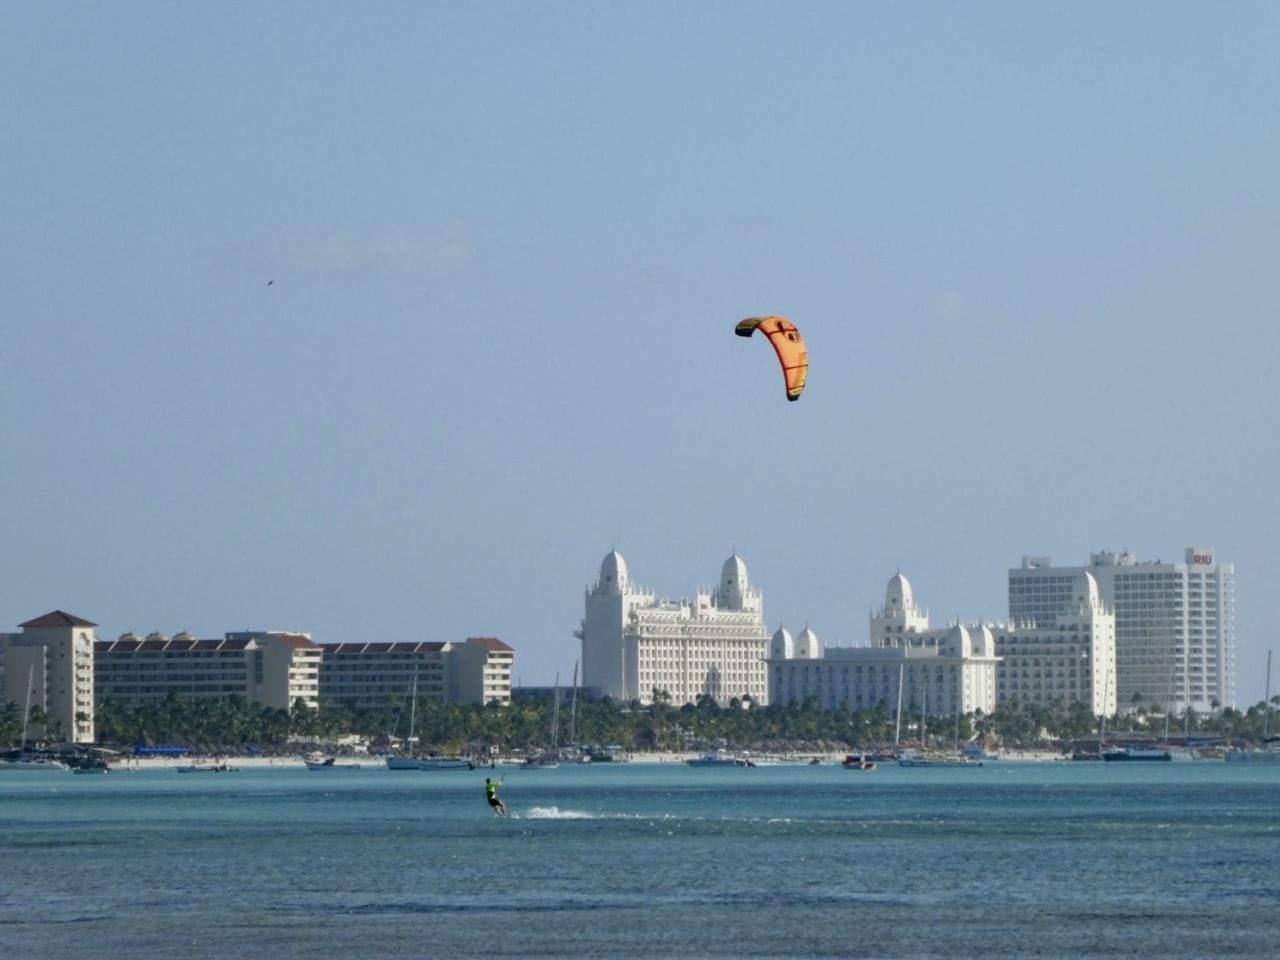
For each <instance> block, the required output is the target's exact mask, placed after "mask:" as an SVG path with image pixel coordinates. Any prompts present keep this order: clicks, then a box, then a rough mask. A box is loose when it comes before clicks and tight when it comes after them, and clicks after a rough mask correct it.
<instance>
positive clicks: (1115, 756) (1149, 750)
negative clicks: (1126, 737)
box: [1102, 747, 1173, 762]
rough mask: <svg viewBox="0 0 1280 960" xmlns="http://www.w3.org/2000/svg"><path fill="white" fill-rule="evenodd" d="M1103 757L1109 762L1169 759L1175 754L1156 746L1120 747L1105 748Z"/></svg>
mask: <svg viewBox="0 0 1280 960" xmlns="http://www.w3.org/2000/svg"><path fill="white" fill-rule="evenodd" d="M1102 759H1103V760H1106V761H1108V762H1116V761H1120V762H1125V761H1153V760H1154V761H1156V762H1162V761H1168V760H1172V759H1173V756H1172V755H1171V754H1170V753H1169V751H1168V750H1160V749H1157V748H1154V747H1118V748H1116V749H1114V750H1104V751H1103V752H1102Z"/></svg>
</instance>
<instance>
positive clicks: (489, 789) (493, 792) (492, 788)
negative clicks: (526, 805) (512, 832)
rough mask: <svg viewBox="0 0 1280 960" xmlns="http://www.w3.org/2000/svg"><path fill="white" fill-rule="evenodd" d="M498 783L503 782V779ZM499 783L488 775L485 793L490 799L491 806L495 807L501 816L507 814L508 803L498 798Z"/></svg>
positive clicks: (485, 779) (485, 780) (494, 810)
mask: <svg viewBox="0 0 1280 960" xmlns="http://www.w3.org/2000/svg"><path fill="white" fill-rule="evenodd" d="M498 783H502V781H501V780H499V781H498ZM498 783H494V782H493V781H492V780H490V779H489V778H488V777H485V778H484V794H485V796H486V797H487V798H488V799H489V806H491V807H493V812H494V813H495V814H497V815H498V816H499V817H505V816H506V815H507V805H506V804H505V803H503V802H502V801H501V800H499V799H498Z"/></svg>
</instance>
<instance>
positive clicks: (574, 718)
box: [569, 660, 578, 743]
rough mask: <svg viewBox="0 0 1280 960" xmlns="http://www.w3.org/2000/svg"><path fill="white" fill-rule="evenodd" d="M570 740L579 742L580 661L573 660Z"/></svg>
mask: <svg viewBox="0 0 1280 960" xmlns="http://www.w3.org/2000/svg"><path fill="white" fill-rule="evenodd" d="M569 742H570V743H577V742H578V661H577V660H575V661H573V706H572V707H571V708H570V709H569Z"/></svg>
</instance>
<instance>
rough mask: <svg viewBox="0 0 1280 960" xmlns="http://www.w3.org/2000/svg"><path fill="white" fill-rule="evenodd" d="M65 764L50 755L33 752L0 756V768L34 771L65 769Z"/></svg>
mask: <svg viewBox="0 0 1280 960" xmlns="http://www.w3.org/2000/svg"><path fill="white" fill-rule="evenodd" d="M65 769H67V765H66V764H65V763H63V762H62V761H60V760H55V759H53V758H52V757H45V756H41V755H39V754H33V753H16V752H15V753H10V754H6V755H4V756H0V770H11V771H15V772H16V771H25V772H29V773H36V772H38V771H41V770H65Z"/></svg>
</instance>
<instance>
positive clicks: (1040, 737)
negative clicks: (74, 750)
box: [0, 690, 1280, 754]
mask: <svg viewBox="0 0 1280 960" xmlns="http://www.w3.org/2000/svg"><path fill="white" fill-rule="evenodd" d="M1277 705H1280V696H1276V697H1273V698H1272V704H1271V706H1270V712H1271V713H1274V712H1275V707H1276V706H1277ZM408 708H409V704H408V702H407V698H394V697H393V698H391V699H390V700H389V702H388V704H387V709H386V710H383V711H364V712H360V711H355V710H353V709H351V708H350V707H349V706H347V705H345V704H342V703H338V702H328V701H322V702H321V703H320V706H319V708H318V709H314V708H309V707H307V706H306V705H305V704H303V703H301V701H299V703H297V704H295V705H294V708H293V709H292V710H284V709H280V708H272V707H267V706H264V705H262V704H259V703H249V702H247V701H246V700H245V699H244V698H243V697H239V696H229V697H225V698H217V699H214V698H192V697H185V696H182V695H179V694H176V693H173V694H169V695H168V696H167V697H165V698H164V699H162V700H158V701H155V702H153V703H149V704H146V705H143V706H136V707H131V706H126V705H124V704H122V703H120V702H119V701H114V700H103V701H101V702H99V703H98V705H97V708H96V711H95V717H94V720H95V725H96V730H97V738H98V743H99V745H102V746H109V747H113V748H115V749H122V750H127V749H131V748H133V747H135V746H139V745H142V746H157V745H177V746H187V747H190V748H192V749H193V750H198V751H209V752H213V751H222V752H226V751H231V750H236V751H239V750H240V749H241V748H243V747H244V746H245V745H248V744H252V745H254V746H256V747H257V748H259V749H261V750H263V751H264V752H286V751H290V750H296V749H297V745H298V743H299V742H310V743H315V744H335V743H339V742H341V741H343V740H344V739H359V740H361V741H364V742H366V743H369V744H371V745H373V746H374V747H375V748H376V747H379V746H383V747H390V746H391V745H393V744H396V743H400V744H403V741H404V739H405V738H406V737H407V736H408V729H407V727H408V719H407V717H408ZM1267 714H1268V710H1267V709H1266V706H1265V705H1264V704H1262V703H1258V704H1255V705H1253V706H1251V707H1249V708H1247V709H1245V710H1237V709H1234V708H1231V707H1227V708H1224V709H1221V710H1218V711H1215V712H1212V713H1207V714H1200V713H1197V712H1196V711H1194V710H1188V711H1186V712H1185V713H1181V712H1180V713H1176V714H1169V715H1167V716H1166V715H1165V714H1164V713H1163V712H1161V710H1160V708H1159V707H1156V706H1152V707H1147V708H1134V709H1132V710H1128V711H1121V712H1119V713H1117V714H1116V715H1115V716H1113V717H1108V718H1106V722H1105V730H1106V734H1107V736H1108V737H1110V736H1111V735H1113V734H1115V735H1123V734H1132V735H1149V736H1151V737H1153V738H1162V737H1163V736H1164V734H1165V730H1166V729H1167V730H1168V731H1169V734H1170V736H1180V735H1182V734H1183V733H1184V732H1186V733H1189V734H1191V735H1192V736H1198V737H1221V738H1223V739H1226V740H1230V741H1235V742H1243V741H1249V742H1260V741H1261V740H1262V739H1263V736H1264V732H1273V733H1280V730H1276V729H1275V724H1274V722H1271V721H1274V719H1275V718H1274V717H1268V715H1267ZM414 715H415V727H416V734H417V740H418V744H417V749H418V751H419V752H423V753H426V752H438V753H460V754H488V753H490V752H498V753H503V754H506V753H521V752H530V751H535V750H540V749H545V748H546V747H549V746H553V745H558V744H556V743H555V742H554V741H559V742H560V743H561V744H563V743H567V742H577V743H591V744H602V745H603V744H607V745H615V746H617V747H621V748H622V749H624V750H698V749H707V748H709V747H712V746H725V747H729V748H735V749H754V750H776V751H782V750H805V749H810V750H819V749H824V750H831V749H835V750H842V749H846V748H847V749H850V750H856V749H870V748H874V747H882V746H889V745H892V744H893V743H894V740H895V733H896V734H897V739H898V740H900V741H903V742H917V743H918V742H920V741H921V739H922V735H923V739H924V740H925V741H926V742H927V743H929V744H931V745H936V746H940V747H952V746H953V745H962V744H964V743H967V742H969V741H970V740H973V739H975V738H980V739H982V740H983V741H985V742H995V743H998V744H1000V745H1001V746H1003V747H1004V748H1006V749H1050V748H1052V747H1054V746H1056V745H1059V744H1061V743H1063V742H1069V741H1073V740H1087V739H1089V738H1091V737H1096V736H1098V735H1099V733H1100V729H1099V728H1100V721H1099V718H1098V717H1097V716H1096V715H1094V714H1093V713H1092V712H1091V710H1090V708H1089V707H1088V706H1087V705H1086V704H1083V703H1080V702H1070V703H1068V702H1065V701H1058V702H1056V703H1052V704H1045V705H1042V704H1024V703H1020V702H1018V701H1017V700H1016V699H1015V700H1011V701H1009V702H1007V703H1003V704H1001V705H1000V706H999V707H997V708H996V709H995V710H994V711H993V712H991V713H989V714H987V713H983V712H982V711H980V710H979V711H975V712H973V713H969V714H963V715H961V716H958V717H955V716H950V717H939V716H935V717H925V718H923V721H922V719H921V717H920V716H919V714H916V715H914V716H911V717H908V716H905V715H904V716H903V717H902V720H901V729H900V730H897V729H896V728H897V726H898V718H897V716H896V714H895V712H894V711H893V709H892V708H890V707H889V706H888V705H887V704H880V705H879V706H876V707H873V708H869V709H860V710H848V709H827V708H823V707H821V706H820V705H819V703H818V701H817V699H816V698H810V699H809V700H806V701H804V702H800V703H789V704H771V705H769V706H760V705H757V704H754V703H752V702H751V701H749V700H748V701H745V702H743V701H740V700H736V699H735V700H732V701H731V702H730V704H729V705H728V706H727V707H722V706H720V705H719V704H717V703H716V701H715V700H714V699H713V698H711V697H709V696H702V697H700V698H699V699H698V701H697V702H696V703H693V704H687V705H684V706H679V707H677V706H674V705H672V703H671V698H670V696H669V695H668V694H667V693H665V692H664V691H660V690H655V691H654V692H653V702H652V703H650V704H641V703H639V702H638V701H632V702H625V701H616V700H611V699H604V700H586V699H580V700H578V701H577V702H576V703H573V702H572V701H570V700H569V699H568V698H566V699H565V701H563V702H561V703H557V702H556V698H555V697H554V696H553V695H550V694H548V695H546V696H544V697H539V698H530V697H521V696H519V695H517V696H516V698H515V699H513V701H512V702H511V703H510V704H509V705H502V704H499V703H497V702H494V703H490V704H486V705H478V704H454V703H443V702H441V701H438V700H428V699H419V700H418V702H417V704H416V705H415V706H414ZM30 723H31V725H32V726H33V727H39V726H41V725H44V727H45V729H46V739H57V737H58V735H59V734H60V730H59V725H58V724H56V723H55V722H53V720H52V718H47V717H45V716H44V715H43V714H38V713H37V711H36V710H33V711H32V715H31V717H30ZM21 731H22V712H21V710H20V709H19V708H18V706H17V704H14V703H9V704H7V705H4V706H3V707H0V743H11V744H14V745H17V744H18V742H19V740H20V737H21Z"/></svg>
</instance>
